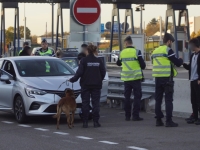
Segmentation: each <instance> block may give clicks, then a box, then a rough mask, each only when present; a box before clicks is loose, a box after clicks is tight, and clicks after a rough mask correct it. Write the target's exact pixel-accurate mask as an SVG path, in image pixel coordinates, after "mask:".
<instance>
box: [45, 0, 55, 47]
mask: <svg viewBox="0 0 200 150" xmlns="http://www.w3.org/2000/svg"><path fill="white" fill-rule="evenodd" d="M46 1H47V2H49V3H50V5H51V6H52V28H51V36H52V37H51V45H52V46H53V45H54V5H55V4H56V3H54V2H53V0H46Z"/></svg>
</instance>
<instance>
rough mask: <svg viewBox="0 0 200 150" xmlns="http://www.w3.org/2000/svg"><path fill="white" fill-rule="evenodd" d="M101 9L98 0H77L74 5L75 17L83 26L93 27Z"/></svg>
mask: <svg viewBox="0 0 200 150" xmlns="http://www.w3.org/2000/svg"><path fill="white" fill-rule="evenodd" d="M100 13H101V7H100V4H99V2H98V1H97V0H76V1H75V2H74V5H73V15H74V18H75V19H76V21H77V22H78V23H80V24H82V25H91V24H93V23H94V22H96V21H97V20H98V18H99V16H100Z"/></svg>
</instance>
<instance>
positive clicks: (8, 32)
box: [5, 26, 31, 44]
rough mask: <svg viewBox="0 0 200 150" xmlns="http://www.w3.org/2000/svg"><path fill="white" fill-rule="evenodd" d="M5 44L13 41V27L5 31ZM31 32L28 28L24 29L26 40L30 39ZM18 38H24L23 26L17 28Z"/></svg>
mask: <svg viewBox="0 0 200 150" xmlns="http://www.w3.org/2000/svg"><path fill="white" fill-rule="evenodd" d="M16 32H17V31H16ZM5 34H6V44H9V43H10V42H11V41H13V40H14V27H9V28H8V29H7V30H6V31H5ZM30 35H31V31H30V30H29V28H28V27H26V38H27V39H30ZM19 36H20V38H23V37H24V26H20V27H19Z"/></svg>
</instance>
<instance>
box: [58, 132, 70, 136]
mask: <svg viewBox="0 0 200 150" xmlns="http://www.w3.org/2000/svg"><path fill="white" fill-rule="evenodd" d="M54 133H55V134H60V135H68V134H69V133H65V132H54Z"/></svg>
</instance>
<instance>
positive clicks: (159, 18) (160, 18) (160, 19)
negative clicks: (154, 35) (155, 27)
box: [158, 16, 162, 45]
mask: <svg viewBox="0 0 200 150" xmlns="http://www.w3.org/2000/svg"><path fill="white" fill-rule="evenodd" d="M158 20H159V21H160V45H162V17H161V16H159V17H158Z"/></svg>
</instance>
